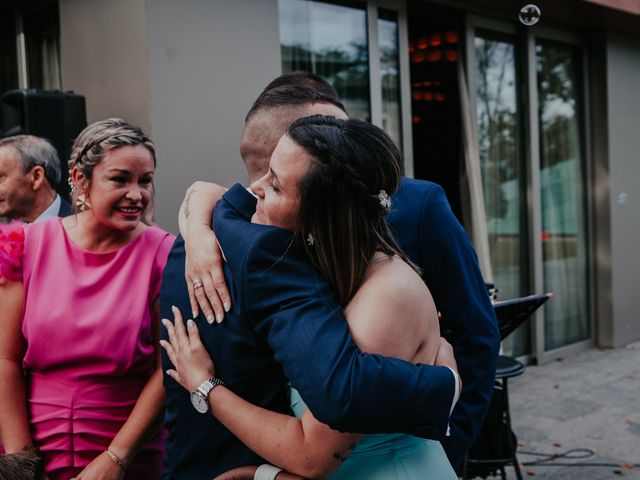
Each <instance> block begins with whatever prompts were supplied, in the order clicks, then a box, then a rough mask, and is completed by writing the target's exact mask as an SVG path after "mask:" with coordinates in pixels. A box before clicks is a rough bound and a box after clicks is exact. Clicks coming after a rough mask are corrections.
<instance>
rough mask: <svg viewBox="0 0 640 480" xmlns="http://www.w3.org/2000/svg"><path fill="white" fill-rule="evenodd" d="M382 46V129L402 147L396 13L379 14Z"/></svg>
mask: <svg viewBox="0 0 640 480" xmlns="http://www.w3.org/2000/svg"><path fill="white" fill-rule="evenodd" d="M378 16H379V18H378V36H379V44H380V83H381V85H382V128H383V129H384V131H385V132H387V133H388V134H389V136H390V137H391V138H392V139H393V141H394V142H396V145H398V146H399V147H401V146H402V133H401V132H402V125H401V118H402V117H401V115H402V112H401V109H400V61H399V56H398V53H399V46H398V18H397V17H398V16H397V14H396V13H395V12H392V11H388V10H380V11H379V12H378Z"/></svg>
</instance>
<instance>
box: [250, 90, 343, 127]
mask: <svg viewBox="0 0 640 480" xmlns="http://www.w3.org/2000/svg"><path fill="white" fill-rule="evenodd" d="M314 103H328V104H331V105H335V106H336V107H338V108H339V109H340V110H342V111H343V112H345V113H347V110H346V109H345V108H344V105H343V104H342V102H341V101H340V100H338V99H337V98H336V97H333V96H327V95H324V94H323V93H321V92H319V91H317V90H314V89H312V88H308V87H302V86H299V85H282V86H279V87H274V88H271V89H268V90H267V89H265V90H264V91H263V92H262V93H261V94H260V96H259V97H258V98H257V99H256V101H255V102H253V105H252V106H251V109H250V110H249V113H247V117H246V118H245V122H248V121H249V120H250V119H251V117H253V116H254V115H255V114H256V112H258V111H260V110H266V109H272V108H280V107H289V106H292V107H293V106H299V105H309V104H314Z"/></svg>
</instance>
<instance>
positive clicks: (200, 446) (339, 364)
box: [160, 185, 454, 479]
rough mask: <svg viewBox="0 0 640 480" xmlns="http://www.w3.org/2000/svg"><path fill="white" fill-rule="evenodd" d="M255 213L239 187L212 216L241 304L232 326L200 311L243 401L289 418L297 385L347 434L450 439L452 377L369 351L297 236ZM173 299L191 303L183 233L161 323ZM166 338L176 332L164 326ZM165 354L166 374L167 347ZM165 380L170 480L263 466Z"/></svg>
mask: <svg viewBox="0 0 640 480" xmlns="http://www.w3.org/2000/svg"><path fill="white" fill-rule="evenodd" d="M254 210H255V199H254V198H253V197H252V196H251V195H250V194H249V193H248V192H247V191H246V190H245V189H244V188H243V187H242V186H240V185H235V186H234V187H232V188H231V189H230V190H229V192H227V193H226V194H225V196H224V197H223V199H222V200H221V201H220V202H219V203H218V205H217V206H216V210H215V214H214V230H215V232H216V235H217V237H218V241H219V242H220V244H221V247H222V249H223V251H224V254H225V256H226V259H227V262H226V264H225V277H226V280H227V282H228V286H229V290H230V293H231V296H232V301H233V308H232V310H231V311H230V312H229V313H228V314H227V316H226V319H225V321H224V322H223V323H222V324H214V325H209V324H207V323H206V320H204V319H203V318H202V316H200V317H199V318H198V319H196V324H197V326H198V328H199V330H200V334H201V337H202V341H203V343H204V345H205V346H206V348H207V350H208V352H209V353H210V354H211V355H212V357H213V359H214V361H215V364H216V369H217V375H218V376H219V377H220V378H222V379H223V380H224V381H225V382H226V383H227V385H228V386H229V388H230V389H231V390H233V391H234V392H236V393H237V394H238V395H240V396H241V397H243V398H245V399H247V400H249V401H250V402H253V403H255V404H257V405H260V406H262V407H265V408H268V409H271V410H275V411H279V412H285V413H288V412H289V409H288V399H287V396H286V392H285V384H286V381H287V380H289V381H290V382H291V383H292V385H293V386H294V387H295V388H297V389H298V391H299V392H300V394H301V395H302V397H303V398H304V399H305V402H306V403H307V404H308V406H309V408H310V409H311V411H312V412H313V413H314V415H315V416H316V418H317V419H318V420H320V421H321V422H324V423H327V424H329V425H331V426H332V427H334V428H337V429H340V430H343V431H353V432H363V433H382V432H407V433H413V434H414V435H419V436H423V437H428V438H442V437H443V436H444V434H445V432H446V428H447V424H448V415H449V409H450V407H451V402H452V400H453V391H454V381H453V376H452V375H451V372H450V371H449V370H448V369H447V368H445V367H431V366H425V365H412V364H410V363H408V362H403V361H401V360H397V359H392V358H385V357H381V356H379V355H369V354H366V353H362V352H360V351H359V350H358V348H357V347H356V345H355V344H354V343H353V340H352V339H351V336H350V335H349V332H348V328H347V323H346V320H345V319H344V317H343V314H342V308H341V306H340V305H339V304H338V303H337V301H336V300H335V298H333V296H332V295H331V293H330V288H329V286H328V285H327V283H326V282H325V281H324V279H323V278H322V277H320V276H319V275H318V274H317V272H315V270H314V269H313V268H312V267H311V266H310V265H309V263H308V261H307V260H306V256H305V254H304V252H303V251H301V250H299V249H298V248H296V246H295V245H292V243H291V233H290V232H287V231H285V230H281V229H278V228H274V227H267V226H264V225H254V224H251V223H249V220H250V216H251V214H252V213H253V211H254ZM171 305H176V306H177V307H178V308H180V309H181V310H182V311H183V312H188V311H189V308H190V307H189V300H188V295H187V289H186V285H185V282H184V244H183V241H182V239H181V238H180V237H179V238H178V239H177V240H176V243H175V244H174V247H173V249H172V251H171V254H170V256H169V260H168V262H167V266H166V267H165V270H164V273H163V280H162V286H161V290H160V310H161V315H162V317H163V318H171V311H170V307H171ZM161 335H162V337H163V338H165V339H166V338H167V332H166V329H164V328H163V329H162V334H161ZM162 361H163V369H164V370H165V371H166V369H167V368H169V365H170V363H169V360H168V358H167V356H166V354H164V352H163V358H162ZM164 383H165V388H166V393H167V399H166V414H165V425H166V426H167V427H168V430H169V437H168V439H167V444H166V445H167V457H166V462H165V472H164V478H166V479H168V478H171V479H195V478H212V477H213V476H215V475H217V474H219V473H221V472H224V471H227V470H229V469H231V468H234V467H237V466H241V465H248V464H253V465H256V464H259V463H261V462H262V460H261V459H260V458H258V456H257V455H256V454H254V453H253V452H251V451H250V450H249V449H248V448H247V447H245V446H244V445H243V444H242V443H241V442H240V441H239V440H238V439H237V438H236V437H235V436H233V435H232V434H231V433H230V432H229V431H228V430H227V429H226V428H225V427H224V426H223V425H222V424H220V423H219V422H218V421H217V420H216V419H215V418H214V417H213V416H212V415H211V414H210V413H208V414H206V415H201V414H198V413H197V412H196V411H195V409H194V408H193V407H192V405H191V403H190V399H189V393H188V392H187V391H185V390H184V389H183V388H182V387H180V386H179V385H177V383H176V382H175V381H174V380H172V379H171V378H170V377H168V376H166V375H165V377H164Z"/></svg>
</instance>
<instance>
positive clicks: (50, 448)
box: [22, 218, 174, 480]
mask: <svg viewBox="0 0 640 480" xmlns="http://www.w3.org/2000/svg"><path fill="white" fill-rule="evenodd" d="M173 240H174V237H173V236H172V235H171V234H169V233H167V232H164V231H163V230H160V229H159V228H156V227H148V228H147V229H146V230H144V232H143V233H141V234H140V235H139V236H138V237H137V238H135V239H134V240H133V241H132V242H131V243H129V244H127V245H125V246H124V247H121V248H120V249H118V250H115V251H113V252H108V253H94V252H89V251H86V250H83V249H82V248H80V247H78V246H76V245H75V244H73V243H72V242H71V241H70V240H69V239H68V237H67V235H66V233H65V231H64V229H63V227H62V223H61V219H59V218H54V219H51V220H46V221H43V222H39V223H34V224H31V225H29V226H27V227H25V229H24V256H23V269H22V273H23V282H24V287H25V305H24V311H23V323H22V333H23V335H24V338H25V339H26V342H27V349H26V353H25V356H24V361H23V366H24V371H25V376H26V385H27V404H28V415H29V421H30V425H31V432H32V436H33V440H34V443H35V444H36V445H37V446H38V447H39V448H40V450H41V452H42V454H43V456H44V460H45V465H46V471H47V474H48V476H49V478H50V479H51V480H67V479H69V478H72V477H74V476H75V475H77V474H78V473H79V472H80V471H81V470H82V469H83V468H84V467H85V466H86V465H87V464H89V462H91V460H93V459H94V458H95V457H96V456H97V455H99V454H100V453H102V452H103V451H104V450H105V448H106V447H107V446H108V445H109V444H110V443H111V440H112V439H113V437H114V436H115V434H116V433H117V432H118V430H119V429H120V427H121V426H122V425H123V423H124V422H125V421H126V420H127V418H128V416H129V414H130V412H131V410H132V409H133V407H134V405H135V402H136V400H137V399H138V396H139V394H140V392H141V391H142V388H143V387H144V385H145V383H146V382H147V380H148V379H149V377H150V375H151V373H152V371H153V365H154V332H153V325H152V305H153V303H154V302H155V301H156V300H157V298H158V294H159V289H160V280H161V275H162V269H163V268H164V264H165V262H166V260H167V256H168V254H169V250H170V249H171V245H172V244H173ZM163 439H164V432H163V431H161V432H158V434H157V435H156V436H155V438H154V439H153V440H152V441H151V442H150V443H149V444H148V445H147V446H146V447H145V448H144V449H143V450H142V451H141V452H140V453H139V454H138V455H137V457H136V458H135V459H134V460H133V462H132V464H131V465H130V466H129V468H128V470H127V475H126V477H125V478H127V479H155V478H158V477H159V475H160V472H161V469H162V454H163Z"/></svg>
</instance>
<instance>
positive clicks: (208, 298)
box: [185, 225, 231, 323]
mask: <svg viewBox="0 0 640 480" xmlns="http://www.w3.org/2000/svg"><path fill="white" fill-rule="evenodd" d="M185 252H186V265H185V278H186V280H187V288H188V289H189V300H190V302H191V310H192V312H193V318H196V317H197V316H198V313H199V309H202V313H203V314H204V315H205V317H206V318H207V321H208V322H209V323H213V321H214V319H215V320H216V321H217V322H218V323H220V322H222V320H223V319H224V313H225V312H228V311H229V309H230V308H231V296H230V295H229V290H228V288H227V284H226V282H225V280H224V271H223V267H222V266H223V261H224V256H223V253H222V250H221V249H220V245H218V241H217V240H216V236H215V234H214V233H213V231H212V230H211V228H210V227H209V226H206V225H198V226H193V227H191V228H190V229H189V235H188V237H185Z"/></svg>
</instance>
